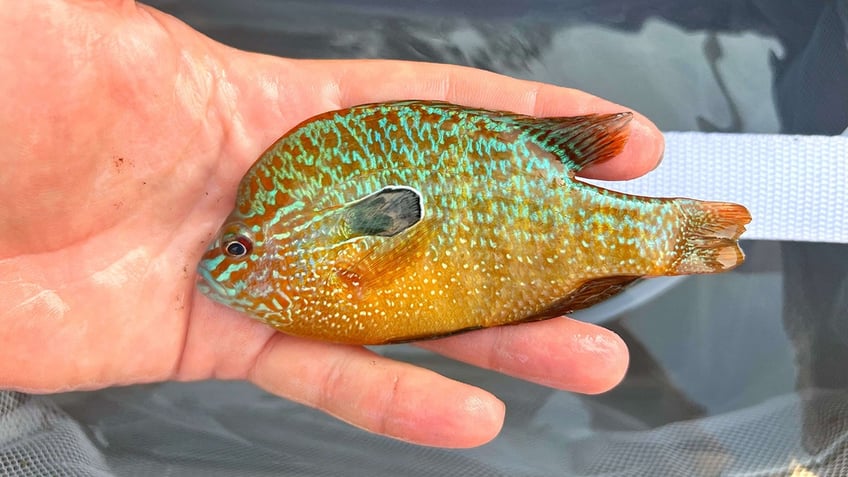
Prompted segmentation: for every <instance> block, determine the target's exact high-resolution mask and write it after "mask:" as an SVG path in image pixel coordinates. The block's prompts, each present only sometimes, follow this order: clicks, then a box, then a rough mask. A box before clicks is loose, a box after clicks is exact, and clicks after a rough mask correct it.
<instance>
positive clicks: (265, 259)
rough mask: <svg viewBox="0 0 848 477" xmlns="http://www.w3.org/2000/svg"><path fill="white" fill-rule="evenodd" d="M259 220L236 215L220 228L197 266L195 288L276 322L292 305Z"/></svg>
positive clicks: (256, 315)
mask: <svg viewBox="0 0 848 477" xmlns="http://www.w3.org/2000/svg"><path fill="white" fill-rule="evenodd" d="M266 237H267V235H266V233H265V229H264V227H263V225H262V222H261V218H254V219H251V218H249V217H245V216H241V215H240V214H238V213H237V212H234V213H233V214H231V215H230V217H229V218H228V219H227V221H226V222H225V223H224V225H222V226H221V228H220V230H219V231H218V233H217V235H216V237H215V239H214V240H213V241H212V243H211V244H210V245H209V247H208V248H207V250H206V252H205V253H204V254H203V257H202V258H201V260H200V263H199V264H198V267H197V272H198V279H197V287H198V289H199V290H200V292H201V293H203V294H204V295H206V296H208V297H209V298H211V299H213V300H215V301H217V302H219V303H222V304H224V305H227V306H229V307H230V308H233V309H236V310H238V311H241V312H244V313H247V314H249V315H251V316H254V317H256V318H260V319H262V320H264V321H278V319H279V318H280V317H282V316H285V315H286V314H287V312H288V308H289V307H290V306H291V299H290V298H289V297H290V293H291V292H290V290H289V283H288V281H287V280H286V277H287V276H288V275H289V273H287V272H288V271H287V270H281V269H280V267H281V266H283V262H282V261H280V260H275V259H274V256H271V255H273V254H275V253H276V247H275V246H274V244H273V243H269V241H268V240H267V239H266Z"/></svg>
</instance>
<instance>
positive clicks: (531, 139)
mask: <svg viewBox="0 0 848 477" xmlns="http://www.w3.org/2000/svg"><path fill="white" fill-rule="evenodd" d="M629 119H630V115H629V114H627V113H623V114H612V115H590V116H581V117H574V118H534V117H530V116H523V115H518V114H513V113H508V112H499V111H487V110H480V109H472V108H464V107H461V106H457V105H453V104H448V103H438V102H425V101H404V102H393V103H382V104H372V105H362V106H356V107H353V108H349V109H345V110H340V111H332V112H329V113H325V114H322V115H319V116H316V117H314V118H312V119H310V120H307V121H305V122H304V123H302V124H300V125H299V126H297V127H296V128H294V129H293V130H292V131H290V132H289V133H287V134H286V135H285V136H283V137H282V138H280V139H279V140H278V141H277V142H276V143H275V144H273V145H272V146H271V147H270V148H269V149H268V150H267V151H266V152H265V153H264V154H263V155H262V156H261V157H260V158H259V160H258V161H257V162H256V163H255V164H254V165H253V167H251V169H250V170H249V171H248V173H247V174H246V175H245V177H244V178H243V179H242V181H241V184H240V186H239V192H238V198H237V201H236V207H235V209H234V210H233V212H232V213H231V214H230V216H229V217H228V218H227V220H226V222H225V224H224V225H223V226H222V228H221V230H220V231H219V234H218V236H217V238H216V240H215V242H214V243H212V244H211V245H210V247H209V249H208V250H207V252H206V254H205V255H204V257H203V259H202V260H201V263H200V265H199V267H198V271H199V277H200V278H199V281H198V286H199V288H200V290H201V291H202V292H203V293H205V294H207V295H208V296H210V297H211V298H213V299H215V300H217V301H219V302H221V303H224V304H226V305H228V306H230V307H232V308H234V309H236V310H239V311H242V312H244V313H246V314H248V315H250V316H252V317H254V318H256V319H259V320H261V321H263V322H265V323H268V324H270V325H272V326H274V327H275V328H277V329H278V330H280V331H283V332H285V333H289V334H293V335H297V336H303V337H309V338H314V339H322V340H327V341H334V342H342V343H352V344H379V343H392V342H399V341H408V340H414V339H424V338H433V337H438V336H444V335H448V334H452V333H456V332H460V331H465V330H470V329H476V328H484V327H490V326H497V325H504V324H512V323H520V322H523V321H531V320H537V319H544V318H550V317H553V316H558V315H561V314H562V313H566V312H569V311H573V310H575V309H578V308H582V307H585V306H589V305H591V304H593V303H595V302H597V301H599V300H601V299H604V298H606V297H607V296H610V295H612V294H614V293H616V292H617V291H619V290H620V289H621V288H622V287H623V286H625V285H626V284H627V283H630V282H632V281H633V280H635V279H636V278H638V277H641V276H656V275H676V274H683V273H712V272H719V271H723V270H727V269H730V268H732V267H735V266H737V265H738V264H739V263H741V262H742V260H743V255H742V252H741V250H740V249H739V248H738V245H737V243H736V242H737V239H738V237H739V235H740V234H741V233H742V232H743V231H744V225H745V224H746V223H748V221H749V220H750V216H749V215H748V212H747V211H746V210H745V209H744V207H742V206H739V205H736V204H729V203H721V202H704V201H697V200H692V199H662V198H646V197H635V196H627V195H624V194H620V193H617V192H613V191H609V190H605V189H601V188H598V187H595V186H592V185H590V184H587V183H584V182H581V181H579V180H577V179H576V178H575V174H576V173H577V172H579V170H580V169H582V168H583V167H586V166H588V165H590V164H593V163H598V162H601V161H604V160H607V159H609V158H610V157H613V156H615V155H616V154H618V153H619V152H620V151H621V149H622V147H623V145H624V143H625V141H626V137H627V128H626V125H627V123H628V121H629ZM234 252H238V253H234ZM242 252H243V253H242Z"/></svg>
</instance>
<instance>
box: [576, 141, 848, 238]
mask: <svg viewBox="0 0 848 477" xmlns="http://www.w3.org/2000/svg"><path fill="white" fill-rule="evenodd" d="M665 138H666V152H665V158H664V159H663V162H662V164H660V166H659V167H658V168H657V169H656V170H654V171H653V172H651V173H649V174H647V175H645V176H644V177H641V178H639V179H635V180H632V181H625V182H608V181H597V180H587V182H591V183H592V184H597V185H600V186H602V187H606V188H609V189H613V190H617V191H621V192H626V193H629V194H639V195H647V196H653V197H691V198H694V199H702V200H720V201H730V202H738V203H740V204H742V205H744V206H746V207H748V210H750V212H751V216H752V221H751V224H750V225H749V226H748V227H747V229H748V231H747V232H746V233H745V234H744V235H743V236H742V238H743V239H747V240H787V241H805V242H834V243H848V136H832V137H831V136H788V135H776V134H720V133H697V132H670V133H666V135H665ZM584 180H585V179H584Z"/></svg>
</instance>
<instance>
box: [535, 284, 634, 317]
mask: <svg viewBox="0 0 848 477" xmlns="http://www.w3.org/2000/svg"><path fill="white" fill-rule="evenodd" d="M639 278H641V277H640V276H638V275H615V276H611V277H602V278H595V279H592V280H587V281H585V282H583V283H582V284H581V285H580V287H578V288H577V289H576V290H574V291H573V292H571V293H569V294H568V295H567V296H565V297H563V298H560V299H559V300H557V301H555V302H554V303H552V304H550V305H549V306H547V307H545V308H543V309H542V310H539V311H537V312H535V313H533V314H532V315H530V316H528V317H527V318H526V319H524V320H521V321H522V322H525V321H538V320H546V319H548V318H555V317H558V316H562V315H565V314H568V313H572V312H574V311H577V310H582V309H583V308H588V307H590V306H592V305H594V304H596V303H600V302H601V301H603V300H606V299H607V298H609V297H611V296H613V295H616V294H618V293H620V292H621V291H623V290H624V289H625V288H627V286H628V285H630V284H632V283H633V282H634V281H636V280H638V279H639Z"/></svg>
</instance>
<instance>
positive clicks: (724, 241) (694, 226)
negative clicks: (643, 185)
mask: <svg viewBox="0 0 848 477" xmlns="http://www.w3.org/2000/svg"><path fill="white" fill-rule="evenodd" d="M678 204H679V206H680V209H681V211H682V215H683V221H684V226H683V228H682V230H681V240H680V241H679V242H678V243H677V246H676V252H677V254H676V255H677V257H676V258H675V260H674V262H672V264H671V267H670V270H669V271H670V272H671V273H673V274H675V275H684V274H693V273H717V272H723V271H726V270H730V269H732V268H735V267H737V266H738V265H740V264H742V262H743V261H744V260H745V254H744V253H743V252H742V249H741V248H740V247H739V243H738V240H739V236H740V235H742V233H743V232H745V225H746V224H747V223H749V222H750V221H751V214H750V213H749V212H748V209H746V208H745V207H743V206H741V205H739V204H733V203H729V202H702V201H692V200H679V201H678Z"/></svg>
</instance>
